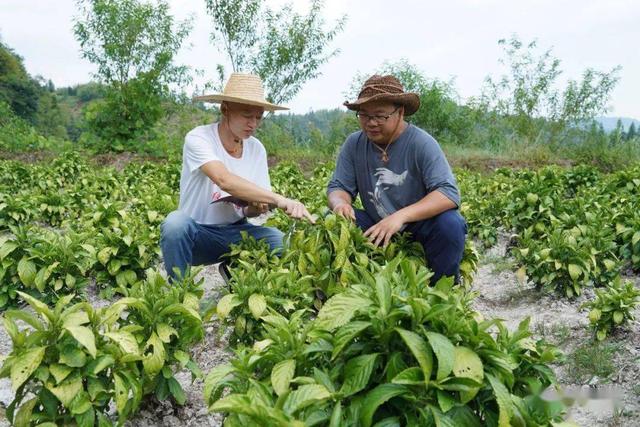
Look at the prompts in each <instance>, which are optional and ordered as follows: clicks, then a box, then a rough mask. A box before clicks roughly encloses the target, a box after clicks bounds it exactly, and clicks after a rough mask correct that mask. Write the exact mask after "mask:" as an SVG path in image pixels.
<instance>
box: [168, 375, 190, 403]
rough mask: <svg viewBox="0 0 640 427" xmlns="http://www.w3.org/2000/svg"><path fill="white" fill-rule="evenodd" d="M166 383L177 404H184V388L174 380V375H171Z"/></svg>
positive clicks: (185, 397) (185, 396)
mask: <svg viewBox="0 0 640 427" xmlns="http://www.w3.org/2000/svg"><path fill="white" fill-rule="evenodd" d="M167 383H168V386H169V392H170V393H171V395H172V396H173V398H174V399H175V400H176V402H177V403H178V405H184V403H185V402H186V401H187V395H186V394H185V393H184V390H183V389H182V386H181V385H180V383H179V382H178V380H176V379H175V378H174V377H171V378H169V379H168V380H167Z"/></svg>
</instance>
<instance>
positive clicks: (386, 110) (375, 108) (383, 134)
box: [358, 102, 403, 144]
mask: <svg viewBox="0 0 640 427" xmlns="http://www.w3.org/2000/svg"><path fill="white" fill-rule="evenodd" d="M358 120H359V121H360V127H361V128H362V130H363V131H364V132H365V133H366V134H367V137H368V138H369V139H370V140H371V141H373V142H377V143H382V144H384V143H388V142H389V141H390V140H391V137H392V136H393V132H394V131H395V129H396V126H398V122H400V121H402V120H403V109H402V107H397V106H396V105H394V104H392V103H390V102H367V103H365V104H362V105H361V106H360V110H358Z"/></svg>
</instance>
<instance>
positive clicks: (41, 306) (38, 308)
mask: <svg viewBox="0 0 640 427" xmlns="http://www.w3.org/2000/svg"><path fill="white" fill-rule="evenodd" d="M17 293H18V295H20V297H21V298H22V299H23V300H25V301H26V302H27V303H28V304H29V305H30V306H31V308H33V310H34V311H35V312H36V313H38V314H40V315H42V316H43V317H45V318H46V319H47V321H48V322H53V321H54V318H55V316H54V314H53V311H51V309H50V308H49V307H47V305H46V304H45V303H43V302H41V301H39V300H37V299H36V298H34V297H32V296H31V295H29V294H25V293H24V292H20V291H17Z"/></svg>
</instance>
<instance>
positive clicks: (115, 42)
mask: <svg viewBox="0 0 640 427" xmlns="http://www.w3.org/2000/svg"><path fill="white" fill-rule="evenodd" d="M78 6H79V9H80V16H79V17H78V18H77V19H76V21H75V25H74V32H75V36H76V39H77V41H78V42H79V43H80V49H81V52H82V56H83V57H84V58H86V59H88V60H89V61H91V62H92V63H94V64H95V65H96V66H97V68H98V70H97V72H96V74H95V77H96V78H97V79H98V81H99V82H100V83H102V84H104V85H106V90H105V96H104V99H103V100H100V101H96V103H94V104H92V106H91V107H90V109H89V110H88V111H87V120H88V125H89V127H90V128H91V129H92V130H93V132H94V133H95V134H97V135H98V136H99V137H101V138H102V139H105V140H116V141H119V142H120V145H122V143H123V141H131V140H132V139H134V138H135V137H137V136H140V135H141V134H142V133H144V132H145V131H147V130H148V129H149V128H150V127H151V126H153V124H155V123H156V122H157V121H158V120H159V119H160V117H161V116H162V111H163V110H162V107H161V101H162V99H164V98H165V97H168V96H170V95H171V94H172V92H171V86H170V85H172V84H180V83H183V82H184V81H185V79H186V78H187V74H186V68H185V67H179V66H176V65H174V63H173V59H174V56H175V54H176V53H177V52H178V50H179V49H180V46H181V45H182V43H183V41H184V39H185V38H186V36H187V35H188V33H189V31H190V22H189V21H183V22H177V23H176V22H174V19H173V17H172V16H171V15H170V14H169V5H168V3H167V2H166V1H165V0H157V1H155V2H154V3H149V2H145V1H142V0H78Z"/></svg>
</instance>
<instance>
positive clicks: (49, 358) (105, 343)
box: [0, 293, 142, 426]
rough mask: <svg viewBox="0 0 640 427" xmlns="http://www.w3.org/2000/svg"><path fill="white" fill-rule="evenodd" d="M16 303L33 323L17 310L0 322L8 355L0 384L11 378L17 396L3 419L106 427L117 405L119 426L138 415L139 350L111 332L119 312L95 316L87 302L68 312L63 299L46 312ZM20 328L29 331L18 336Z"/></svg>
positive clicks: (42, 306)
mask: <svg viewBox="0 0 640 427" xmlns="http://www.w3.org/2000/svg"><path fill="white" fill-rule="evenodd" d="M20 295H21V297H22V298H23V299H24V300H25V301H27V302H28V303H29V305H30V307H31V308H32V309H33V311H34V312H35V315H34V314H32V313H30V312H28V311H18V310H9V311H7V312H6V313H5V314H4V319H3V321H4V326H5V329H6V330H7V332H8V334H9V336H10V337H11V340H12V343H13V349H12V351H11V353H10V354H9V356H8V357H7V359H6V360H5V362H4V364H3V365H2V368H1V369H0V376H2V377H10V378H11V382H12V386H13V390H14V391H15V398H14V399H13V401H12V402H11V404H10V405H9V406H8V408H7V418H8V419H9V420H11V421H12V423H14V424H15V425H18V426H28V425H47V423H51V424H53V425H71V424H75V425H78V426H94V425H96V424H99V425H103V426H104V425H106V426H108V425H112V423H111V421H110V419H109V417H108V413H109V411H110V404H111V403H112V402H115V406H116V410H117V412H118V414H119V418H120V423H121V422H123V421H124V420H125V419H126V418H127V417H128V416H129V415H130V414H131V413H132V412H133V411H135V409H136V408H137V406H138V404H139V402H140V399H141V397H142V390H141V384H140V379H139V372H138V370H137V368H136V366H135V361H136V360H138V359H139V358H140V353H139V350H138V345H137V343H136V342H135V341H129V342H127V343H126V345H125V341H124V339H123V337H125V336H127V335H126V334H127V332H125V331H121V330H118V328H117V324H116V320H117V319H118V317H119V315H120V312H121V311H122V307H110V308H107V309H101V310H99V311H94V310H93V309H92V308H91V306H89V305H88V304H87V303H86V302H81V303H77V304H74V305H71V306H69V302H70V301H71V300H72V299H73V295H67V296H65V297H63V298H61V299H60V300H59V301H58V302H57V304H56V305H55V307H54V308H53V309H51V308H49V307H47V305H45V304H44V303H42V302H41V301H39V300H37V299H35V298H33V297H31V296H29V295H27V294H22V293H21V294H20ZM18 320H19V321H21V322H24V323H25V324H26V325H28V328H26V329H22V330H21V329H20V328H19V327H18V323H17V321H18ZM115 343H118V344H119V345H115ZM51 424H50V425H51Z"/></svg>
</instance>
